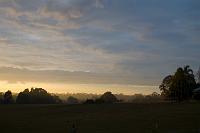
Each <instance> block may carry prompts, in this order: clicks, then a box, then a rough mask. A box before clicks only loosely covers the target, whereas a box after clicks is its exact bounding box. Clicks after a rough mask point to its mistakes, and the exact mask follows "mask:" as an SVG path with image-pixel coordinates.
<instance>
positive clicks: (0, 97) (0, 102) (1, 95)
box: [0, 92, 4, 104]
mask: <svg viewBox="0 0 200 133" xmlns="http://www.w3.org/2000/svg"><path fill="white" fill-rule="evenodd" d="M3 97H4V94H3V93H2V92H0V104H2V103H3Z"/></svg>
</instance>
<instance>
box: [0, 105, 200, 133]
mask: <svg viewBox="0 0 200 133" xmlns="http://www.w3.org/2000/svg"><path fill="white" fill-rule="evenodd" d="M72 123H76V125H77V128H78V133H152V132H155V133H157V132H158V133H200V104H198V103H193V104H110V105H109V104H108V105H0V133H68V130H69V128H70V126H71V125H72ZM156 123H157V124H156ZM156 127H157V129H156Z"/></svg>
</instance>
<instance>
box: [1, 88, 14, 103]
mask: <svg viewBox="0 0 200 133" xmlns="http://www.w3.org/2000/svg"><path fill="white" fill-rule="evenodd" d="M3 101H4V104H13V103H14V99H13V96H12V92H11V91H7V92H5V94H4V98H3Z"/></svg>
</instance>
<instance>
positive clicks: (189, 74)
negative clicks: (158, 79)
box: [159, 66, 196, 101]
mask: <svg viewBox="0 0 200 133" xmlns="http://www.w3.org/2000/svg"><path fill="white" fill-rule="evenodd" d="M195 87H196V82H195V79H194V74H193V71H192V69H190V67H189V66H185V67H184V68H181V67H180V68H178V69H177V71H176V72H175V74H174V75H170V76H167V77H165V78H164V79H163V82H162V83H161V85H160V86H159V88H160V90H161V94H162V95H164V96H165V97H167V98H170V99H173V100H178V101H182V100H187V99H189V98H191V97H192V91H193V90H194V89H195Z"/></svg>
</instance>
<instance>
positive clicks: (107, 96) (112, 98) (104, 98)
mask: <svg viewBox="0 0 200 133" xmlns="http://www.w3.org/2000/svg"><path fill="white" fill-rule="evenodd" d="M100 100H102V101H104V102H105V103H115V102H117V101H118V100H117V98H116V97H115V95H113V94H112V92H106V93H104V94H103V95H102V96H101V97H100Z"/></svg>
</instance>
